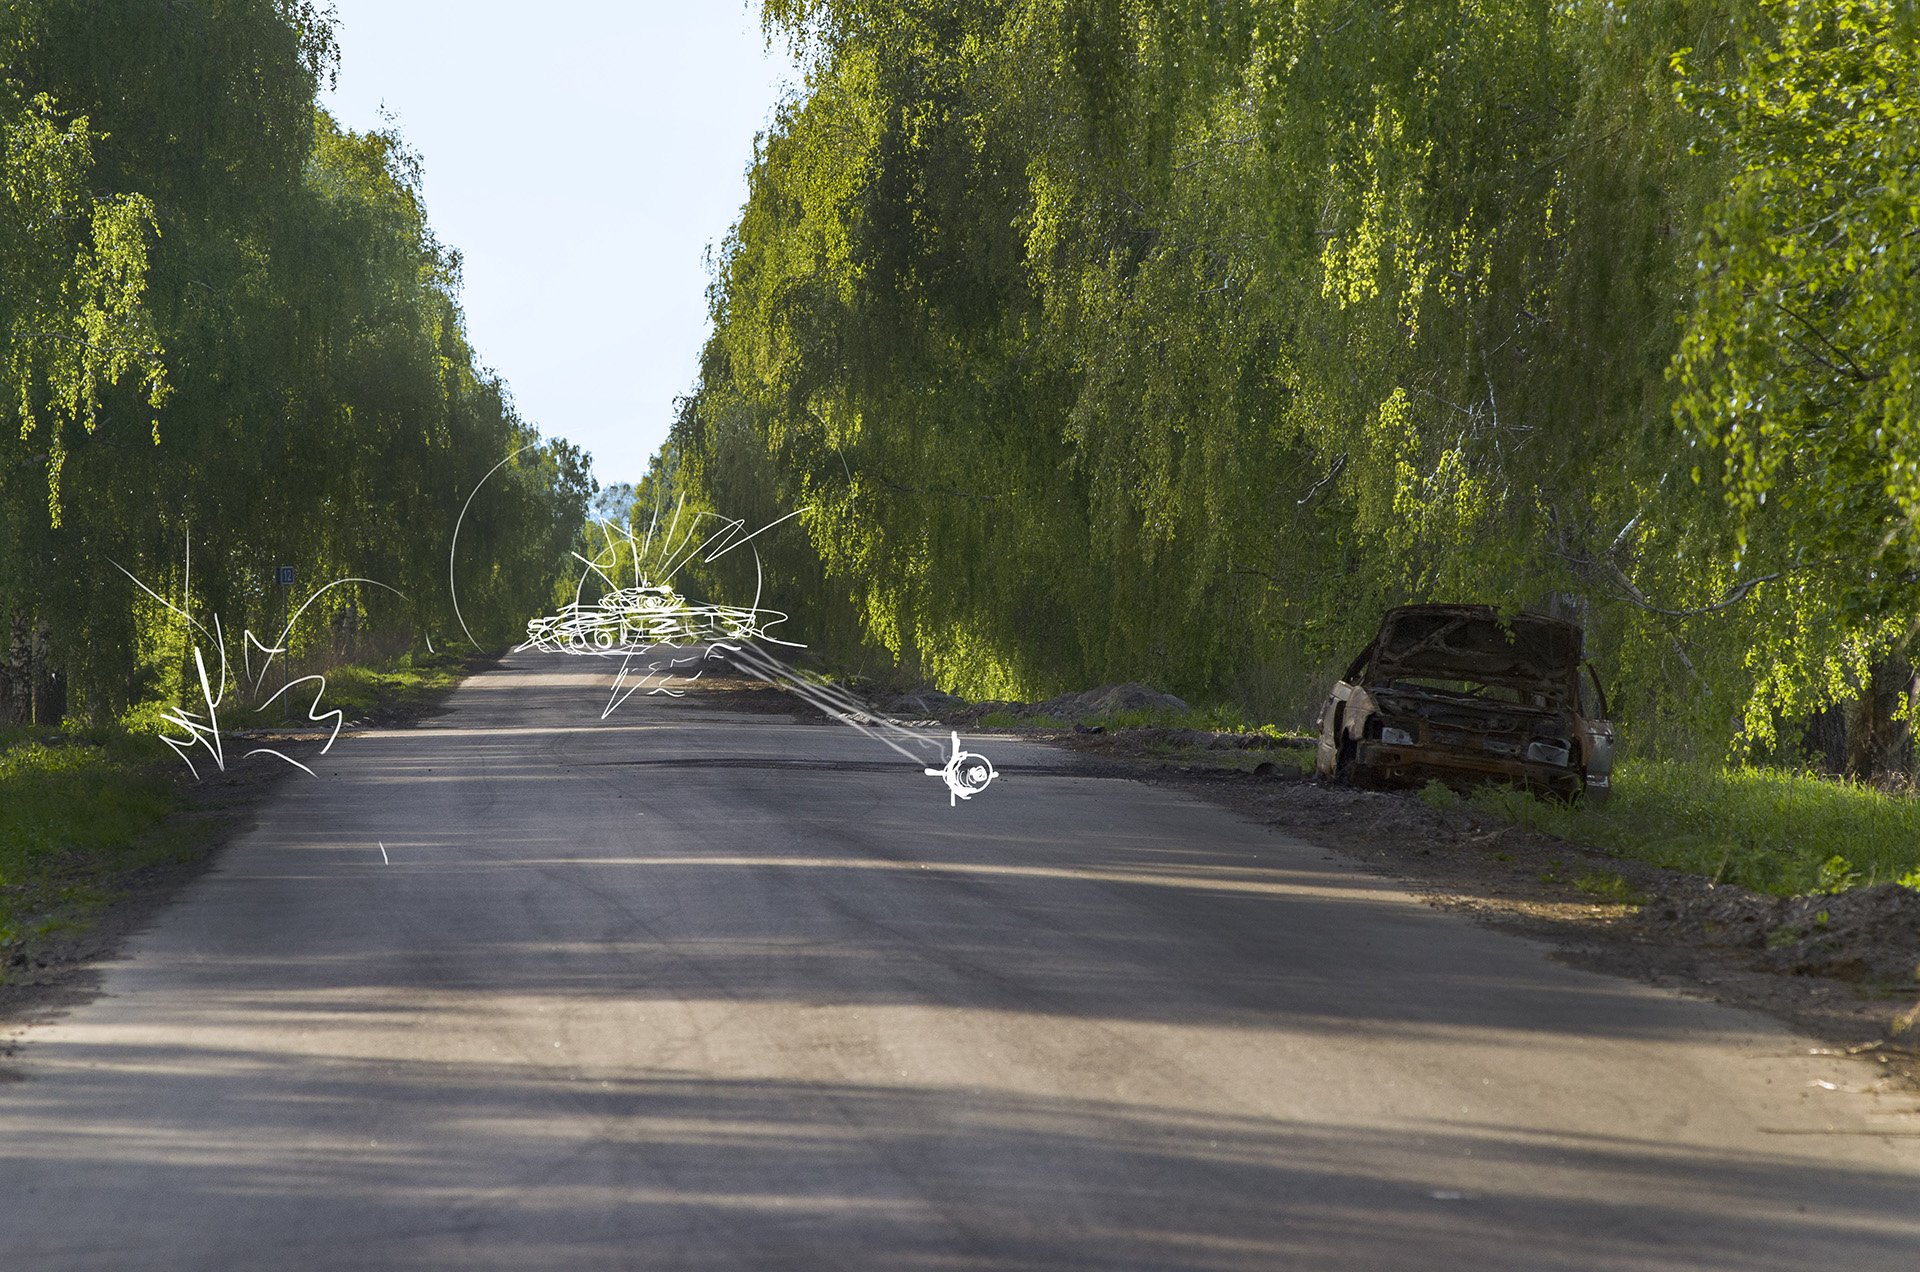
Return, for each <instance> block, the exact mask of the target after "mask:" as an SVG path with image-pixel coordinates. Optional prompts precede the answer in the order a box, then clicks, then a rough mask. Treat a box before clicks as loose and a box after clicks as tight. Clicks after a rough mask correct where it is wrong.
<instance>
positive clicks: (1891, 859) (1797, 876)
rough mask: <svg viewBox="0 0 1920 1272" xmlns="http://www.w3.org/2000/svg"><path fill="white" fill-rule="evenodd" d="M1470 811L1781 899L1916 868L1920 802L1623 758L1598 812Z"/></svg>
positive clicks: (1834, 784) (1801, 775) (1820, 782)
mask: <svg viewBox="0 0 1920 1272" xmlns="http://www.w3.org/2000/svg"><path fill="white" fill-rule="evenodd" d="M1473 803H1474V804H1475V806H1476V807H1478V808H1480V809H1482V810H1483V811H1487V812H1491V813H1494V814H1497V815H1499V816H1501V817H1504V818H1506V819H1507V820H1509V821H1513V822H1517V823H1519V824H1521V825H1524V826H1526V827H1528V828H1530V829H1535V830H1541V831H1545V832H1547V833H1549V834H1553V835H1558V836H1560V837H1561V838H1563V839H1568V840H1572V841H1575V842H1577V843H1584V844H1591V845H1593V846H1594V847H1597V848H1603V849H1605V850H1606V851H1608V852H1609V853H1612V854H1614V855H1616V856H1620V857H1630V858H1635V859H1638V860H1641V861H1647V862H1651V863H1653V864H1654V865H1659V866H1666V867H1669V868H1671V869H1674V870H1684V871H1687V872H1689V873H1692V874H1699V875H1705V876H1707V877H1709V878H1713V879H1718V880H1721V881H1723V882H1727V883H1737V884H1741V885H1743V886H1745V887H1748V888H1752V889H1754V890H1755V891H1759V892H1769V893H1774V894H1776V895H1781V896H1794V895H1800V894H1804V893H1808V892H1812V891H1815V890H1823V891H1835V890H1840V889H1842V888H1844V887H1846V886H1859V885H1868V884H1873V883H1889V882H1897V881H1899V880H1901V879H1902V878H1903V877H1907V876H1909V875H1910V874H1911V872H1913V871H1915V870H1916V869H1920V800H1916V799H1914V798H1912V797H1909V796H1902V795H1889V794H1886V793H1884V792H1882V791H1878V790H1875V789H1874V788H1872V787H1869V786H1864V785H1861V784H1859V783H1856V782H1846V781H1836V780H1834V779H1832V778H1828V777H1822V776H1819V775H1817V774H1813V773H1805V772H1795V771H1791V770H1785V769H1762V768H1720V767H1717V766H1714V765H1708V764H1698V763H1684V762H1681V761H1677V760H1629V761H1626V762H1625V763H1623V764H1622V765H1621V766H1620V769H1619V770H1618V771H1617V772H1616V773H1615V775H1614V784H1613V798H1612V800H1611V801H1610V802H1609V803H1607V804H1606V805H1604V806H1602V807H1598V808H1587V807H1571V808H1570V807H1567V806H1565V805H1559V804H1553V803H1548V802H1545V801H1542V800H1536V799H1534V798H1532V797H1530V796H1527V795H1523V794H1520V793H1519V792H1516V791H1511V790H1504V789H1490V790H1485V791H1481V792H1479V793H1478V794H1476V795H1475V796H1474V797H1473ZM1835 858H1840V859H1841V861H1840V862H1838V863H1836V862H1835Z"/></svg>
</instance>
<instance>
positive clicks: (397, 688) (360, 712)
mask: <svg viewBox="0 0 1920 1272" xmlns="http://www.w3.org/2000/svg"><path fill="white" fill-rule="evenodd" d="M462 674H463V673H462V671H461V664H460V660H459V659H458V658H457V657H455V656H454V655H452V654H448V653H439V654H422V655H413V654H409V655H406V656H404V657H402V658H401V659H400V660H399V661H397V662H395V663H393V664H391V665H388V666H384V667H371V666H364V665H359V664H355V665H351V666H346V667H335V668H334V669H333V670H332V671H329V672H328V673H327V689H326V692H325V694H323V695H322V697H321V702H320V706H321V708H322V709H323V710H328V711H331V710H340V711H344V712H346V714H347V717H348V718H349V719H353V718H356V717H360V716H365V715H367V714H369V713H371V712H374V711H377V710H394V709H405V708H408V707H415V706H419V705H420V704H422V703H424V702H427V701H429V700H430V699H431V698H432V697H433V696H434V695H435V694H437V693H439V692H441V691H442V690H445V689H450V688H452V687H453V686H454V685H456V684H458V683H460V679H461V676H462Z"/></svg>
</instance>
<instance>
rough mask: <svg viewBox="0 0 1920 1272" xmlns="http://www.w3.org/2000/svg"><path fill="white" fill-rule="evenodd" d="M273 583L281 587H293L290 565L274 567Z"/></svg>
mask: <svg viewBox="0 0 1920 1272" xmlns="http://www.w3.org/2000/svg"><path fill="white" fill-rule="evenodd" d="M273 581H274V582H275V583H278V584H279V585H280V586H281V587H292V586H293V567H292V566H290V565H280V566H275V567H274V571H273Z"/></svg>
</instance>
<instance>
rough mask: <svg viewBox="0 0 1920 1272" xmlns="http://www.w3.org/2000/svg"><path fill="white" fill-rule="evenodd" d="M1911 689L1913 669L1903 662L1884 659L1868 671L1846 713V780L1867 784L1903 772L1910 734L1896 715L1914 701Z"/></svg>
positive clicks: (1907, 727)
mask: <svg viewBox="0 0 1920 1272" xmlns="http://www.w3.org/2000/svg"><path fill="white" fill-rule="evenodd" d="M1914 688H1915V686H1914V674H1913V667H1912V666H1911V665H1910V664H1909V663H1908V662H1907V661H1906V660H1905V659H1904V658H1888V659H1883V660H1881V661H1879V662H1876V663H1874V664H1873V666H1872V667H1871V668H1870V669H1869V672H1868V676H1867V683H1866V684H1865V685H1864V686H1863V687H1862V689H1861V693H1860V697H1859V698H1858V699H1857V700H1856V701H1855V702H1854V703H1853V705H1852V707H1851V709H1850V710H1849V711H1848V713H1847V715H1848V719H1847V770H1846V771H1847V776H1848V777H1852V778H1857V779H1859V780H1860V781H1863V782H1867V781H1872V780H1874V779H1875V778H1879V777H1882V776H1885V775H1887V774H1889V773H1893V772H1897V771H1902V770H1904V769H1905V768H1906V765H1907V757H1908V754H1909V752H1910V751H1911V750H1912V741H1913V730H1912V727H1911V725H1910V723H1909V722H1908V721H1906V720H1903V719H1896V718H1895V715H1896V713H1897V712H1898V711H1899V710H1900V707H1901V705H1902V704H1903V703H1907V702H1911V701H1913V696H1914Z"/></svg>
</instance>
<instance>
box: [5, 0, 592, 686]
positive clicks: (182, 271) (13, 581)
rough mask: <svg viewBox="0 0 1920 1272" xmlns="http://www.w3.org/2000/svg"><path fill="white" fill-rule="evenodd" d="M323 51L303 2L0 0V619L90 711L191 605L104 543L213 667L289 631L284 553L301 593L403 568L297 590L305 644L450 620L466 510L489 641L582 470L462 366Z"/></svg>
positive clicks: (174, 635)
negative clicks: (332, 92)
mask: <svg viewBox="0 0 1920 1272" xmlns="http://www.w3.org/2000/svg"><path fill="white" fill-rule="evenodd" d="M332 54H333V44H332V33H331V26H330V20H329V19H328V18H327V17H326V15H325V13H324V12H323V10H322V8H321V7H320V6H317V5H314V4H310V3H304V2H300V0H220V2H219V3H214V2H213V0H126V2H125V3H116V4H113V5H98V4H91V3H85V2H84V0H18V2H17V3H12V4H9V5H7V6H5V7H4V8H0V66H3V67H4V68H5V71H4V73H3V75H0V128H4V129H5V150H4V162H5V164H6V174H5V175H6V181H5V187H4V189H3V190H0V355H4V357H0V377H3V378H4V383H3V384H0V389H4V390H5V392H4V395H3V396H0V411H4V412H5V413H6V414H7V415H8V416H9V417H11V418H12V423H11V424H10V425H9V426H8V427H7V428H6V429H4V430H0V544H4V545H5V550H4V551H0V633H7V632H10V630H11V628H12V627H13V625H14V624H15V623H19V624H21V625H22V626H23V627H24V628H25V629H26V630H29V631H39V632H42V633H44V637H45V641H46V644H47V646H48V648H49V655H48V661H49V662H50V664H51V665H52V666H54V667H56V668H58V669H60V670H61V671H63V672H64V673H66V675H67V678H68V681H69V683H70V685H71V687H72V690H73V693H74V697H75V699H76V701H75V703H74V706H75V708H76V709H77V710H78V711H79V712H80V713H82V714H83V715H85V716H87V717H90V718H95V719H110V718H114V717H116V716H118V715H119V714H120V713H121V712H122V711H123V710H125V709H126V708H127V706H128V705H129V704H131V703H136V702H139V701H142V700H149V699H158V700H161V701H177V700H178V699H179V696H180V695H181V694H182V693H183V692H185V691H187V690H188V689H190V686H189V685H188V684H187V680H188V679H189V677H188V676H187V675H186V673H187V672H188V671H189V670H190V659H191V649H190V643H189V642H188V640H187V630H188V628H187V625H186V623H185V621H184V620H182V619H180V618H179V617H178V616H176V615H174V614H172V613H170V612H169V611H167V610H166V609H165V608H164V607H161V606H159V605H157V604H154V603H152V602H150V601H147V600H144V599H142V598H141V597H140V595H139V594H138V593H137V592H136V590H135V589H134V587H133V585H132V584H131V583H129V582H128V581H127V580H126V579H125V578H124V577H123V576H122V575H121V574H120V573H119V571H118V570H116V569H115V566H116V564H117V565H121V566H124V567H125V568H126V569H127V570H129V571H131V572H132V573H134V574H135V575H137V576H138V577H139V578H140V579H141V580H142V581H143V582H145V583H147V584H148V585H149V586H151V587H153V588H154V590H155V591H157V592H159V593H160V594H161V595H164V596H166V597H168V598H169V600H170V601H172V603H173V604H175V605H178V606H180V607H181V608H184V609H187V610H189V611H191V612H192V613H193V615H194V616H195V617H196V618H198V619H199V620H200V621H202V622H203V623H206V622H210V619H211V617H212V616H213V615H219V616H220V618H221V619H222V621H223V624H224V628H225V631H226V632H227V633H228V635H229V636H230V638H231V639H230V644H231V646H232V647H231V648H230V650H229V654H230V656H231V657H232V658H233V659H234V660H235V662H236V663H237V662H238V661H239V653H240V651H239V647H238V646H239V641H240V633H241V632H242V631H243V630H245V629H248V628H251V629H252V630H253V631H254V632H255V633H256V634H259V635H261V636H262V637H270V636H271V635H272V634H274V633H277V632H278V631H279V630H280V628H281V626H283V625H284V622H285V614H284V612H283V598H282V596H281V595H280V593H279V591H278V589H276V588H275V587H274V586H273V585H272V583H271V581H270V580H271V575H270V571H271V569H272V567H273V566H275V565H292V566H294V567H295V569H296V574H297V577H298V578H299V580H300V583H301V587H300V590H299V592H298V594H297V595H296V596H295V597H294V598H293V599H294V601H295V603H296V604H297V603H299V602H300V601H304V600H305V599H306V597H307V596H308V594H309V592H310V590H311V589H313V588H317V587H320V586H322V585H324V584H326V583H327V582H329V581H330V580H333V579H336V578H342V577H346V576H357V577H362V578H369V579H375V580H378V581H379V582H380V583H382V584H385V585H387V586H388V587H391V588H394V589H397V590H398V592H399V593H402V594H404V599H402V597H401V596H396V595H395V594H394V593H393V592H389V591H386V590H383V589H381V588H377V587H372V586H368V585H365V584H351V585H346V586H342V587H338V588H333V589H331V590H329V591H327V592H326V593H325V594H324V595H322V596H321V597H320V598H319V599H318V600H317V601H315V603H314V604H313V605H312V606H311V607H309V608H308V609H307V611H306V612H305V613H304V614H303V616H302V618H301V622H300V624H299V625H298V626H297V627H296V628H295V629H294V631H293V632H292V635H291V639H292V644H293V651H294V656H295V658H296V660H297V661H298V662H299V663H300V664H301V665H302V666H303V667H310V668H318V667H324V666H326V665H328V664H331V663H333V662H336V661H339V660H341V659H354V658H366V657H369V656H373V655H377V654H379V653H383V652H390V651H393V650H396V649H400V648H405V647H407V646H408V645H409V644H410V643H413V642H415V641H418V640H420V639H421V638H422V637H423V636H424V637H425V638H427V639H432V638H435V637H438V638H440V639H442V640H445V639H447V638H449V637H451V636H455V635H458V634H459V633H460V627H459V625H458V624H457V623H456V621H455V617H454V614H453V612H452V608H451V601H450V594H449V580H448V572H449V550H450V548H451V546H452V542H451V540H452V536H453V531H454V525H455V522H456V520H457V519H458V518H459V517H460V516H461V512H462V508H463V507H465V508H466V516H465V521H464V522H463V523H462V525H461V529H460V540H459V551H458V556H457V559H456V560H455V561H454V563H453V573H454V582H455V583H456V584H457V586H458V588H459V599H460V607H461V611H462V616H463V617H464V619H465V622H466V625H467V626H468V627H470V628H471V629H472V631H473V634H474V636H475V637H476V638H477V639H480V640H484V641H502V640H505V639H508V638H509V637H511V636H512V635H514V634H515V633H517V632H518V631H519V630H521V624H523V623H524V621H525V619H526V617H527V616H528V615H529V614H531V613H533V612H536V611H538V610H540V609H541V608H543V607H544V606H545V604H546V602H547V599H548V595H549V593H550V591H551V587H552V583H553V579H554V578H555V576H556V575H557V574H558V573H560V572H561V570H562V568H563V566H564V565H565V563H566V560H567V552H568V549H569V548H570V547H571V546H572V539H573V536H574V534H575V531H576V528H577V527H578V526H579V524H580V521H581V518H582V516H583V514H584V509H585V505H586V501H587V499H588V498H589V496H590V495H591V494H592V489H593V483H592V480H591V477H590V476H589V475H588V471H587V462H586V459H585V457H584V456H583V455H581V454H580V453H579V452H578V451H576V450H574V449H573V448H571V447H569V446H567V445H565V444H564V443H559V442H552V443H541V442H540V441H539V436H538V434H537V432H536V431H535V430H534V429H533V428H532V427H531V426H529V425H528V424H527V423H526V422H525V421H523V420H522V419H520V418H519V416H518V415H517V414H516V412H515V411H514V408H513V405H512V402H511V400H510V397H509V395H508V393H507V389H506V386H505V385H504V384H503V383H502V382H501V381H500V380H499V379H498V378H497V377H496V376H494V375H493V374H492V373H491V372H488V371H486V370H484V369H483V368H481V367H480V366H479V364H478V362H477V359H476V358H475V356H474V353H473V350H472V348H471V347H470V345H469V344H468V342H467V338H466V334H465V331H464V320H463V318H462V315H461V312H460V308H459V305H458V301H457V292H458V285H459V269H460V261H459V257H458V255H457V253H455V252H453V251H451V250H450V249H448V248H447V247H446V246H445V245H443V244H442V243H440V242H439V240H438V239H437V238H436V237H435V236H434V234H433V232H432V229H431V227H430V226H429V224H428V221H427V218H426V212H425V209H424V206H423V204H422V202H421V199H420V160H419V158H418V157H417V156H416V155H414V154H412V153H411V152H410V151H409V150H408V149H407V148H406V146H405V145H404V144H403V143H402V141H401V140H400V138H399V137H398V136H397V135H395V134H393V133H391V132H371V133H364V134H357V133H351V132H345V131H342V130H341V129H340V128H338V127H337V126H336V125H335V124H334V122H333V121H332V120H331V119H329V118H328V117H327V116H326V115H325V114H324V113H321V112H319V111H318V110H317V109H316V106H315V102H316V94H317V91H318V89H319V87H320V85H321V84H322V82H323V81H324V80H325V78H326V76H327V75H328V73H329V71H330V65H331V57H332ZM76 425H77V426H78V427H75V426H76ZM522 448H525V449H524V450H523V449H522ZM515 451H521V453H520V454H519V455H518V456H517V458H515V459H514V460H513V461H512V462H511V463H510V464H508V465H507V466H506V467H504V468H502V469H501V470H500V471H499V472H498V473H496V474H494V475H493V476H492V477H491V478H490V479H489V480H488V481H487V483H486V485H485V488H484V489H482V490H481V491H480V493H479V494H478V495H477V496H474V498H473V499H472V502H471V505H470V506H469V505H468V504H467V500H468V497H469V495H472V494H473V492H474V491H475V488H476V487H478V486H479V485H480V483H481V481H482V478H483V477H484V476H485V475H486V474H487V473H488V471H489V469H491V468H492V467H493V465H494V464H495V463H496V462H498V461H500V460H501V459H502V458H503V457H505V456H507V455H508V454H509V453H511V452H515ZM50 496H51V500H52V503H51V513H52V515H49V498H50ZM189 538H190V539H191V556H192V569H191V580H190V586H189V572H188V569H187V557H188V550H189V548H188V540H189ZM208 654H209V656H213V651H212V650H211V649H209V650H208ZM5 709H6V706H5V704H0V710H5Z"/></svg>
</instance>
